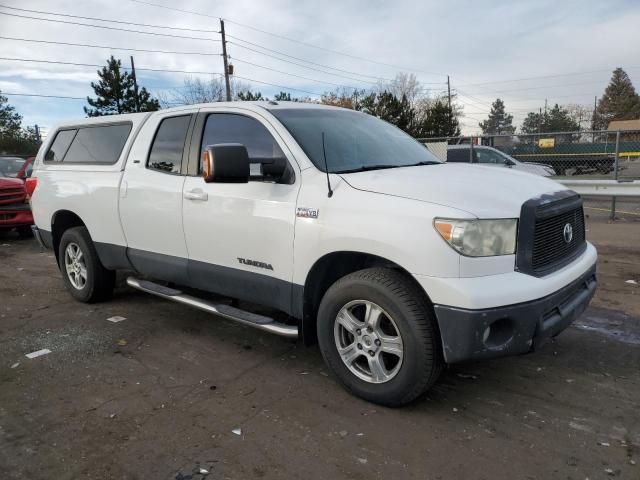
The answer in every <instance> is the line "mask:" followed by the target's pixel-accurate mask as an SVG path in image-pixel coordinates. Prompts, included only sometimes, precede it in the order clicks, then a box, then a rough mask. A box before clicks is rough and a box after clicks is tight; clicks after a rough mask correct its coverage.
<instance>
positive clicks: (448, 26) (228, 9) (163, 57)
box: [0, 0, 640, 134]
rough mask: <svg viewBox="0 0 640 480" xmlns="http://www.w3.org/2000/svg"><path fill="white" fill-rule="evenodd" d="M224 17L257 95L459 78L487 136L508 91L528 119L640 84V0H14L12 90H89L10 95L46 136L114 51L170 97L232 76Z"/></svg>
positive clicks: (238, 67)
mask: <svg viewBox="0 0 640 480" xmlns="http://www.w3.org/2000/svg"><path fill="white" fill-rule="evenodd" d="M151 4H155V5H151ZM162 6H164V7H165V8H163V7H162ZM7 7H11V8H7ZM166 7H170V8H174V9H175V8H177V9H180V10H184V11H175V10H171V9H170V8H166ZM16 8H18V9H23V10H16ZM24 9H27V10H33V11H36V10H37V11H40V12H52V13H61V14H66V15H76V16H83V17H95V18H100V19H106V20H118V21H120V22H134V23H144V24H153V25H162V26H170V27H174V28H180V29H184V30H175V29H174V30H169V29H160V28H151V27H140V26H135V25H127V24H124V23H109V22H104V21H98V20H88V19H79V18H71V17H63V16H56V15H51V14H47V13H34V12H27V11H24ZM187 11H188V12H187ZM189 12H195V13H189ZM25 17H37V18H40V19H50V20H56V21H45V20H34V19H31V18H25ZM219 17H222V18H224V19H225V27H226V32H227V35H228V38H227V40H228V53H229V55H230V57H231V63H233V65H234V68H235V75H236V77H237V78H238V79H240V80H241V81H242V82H243V83H248V84H250V85H251V87H252V89H253V90H259V91H261V92H262V93H263V94H265V95H267V96H268V95H273V94H274V93H277V92H278V91H280V90H285V91H290V93H291V94H292V95H297V96H309V97H311V98H319V96H320V94H322V93H323V92H326V91H329V90H334V89H336V88H338V87H337V85H341V86H345V87H348V88H353V87H358V88H371V87H372V86H373V84H374V83H376V82H378V81H379V80H380V79H382V80H384V79H391V78H393V77H394V76H395V75H396V74H397V73H398V72H405V73H413V74H415V75H416V77H417V78H418V80H419V81H420V82H421V83H422V86H423V87H424V89H425V92H427V93H428V94H430V95H432V96H435V95H441V94H443V93H444V92H445V91H446V87H447V85H446V81H447V75H449V77H450V79H451V88H452V92H454V93H456V94H457V97H456V101H457V103H458V104H459V105H460V106H461V107H462V109H463V110H462V111H463V118H462V119H461V121H462V129H463V133H465V134H472V133H476V132H478V131H479V128H478V122H479V121H481V120H483V119H484V118H486V115H487V113H488V111H489V109H490V104H491V102H492V101H493V100H494V99H495V98H496V97H500V98H502V99H504V101H505V103H506V107H507V111H508V112H510V113H512V114H513V115H514V122H515V123H516V124H517V125H519V124H520V123H521V121H522V119H523V118H524V117H525V116H526V113H527V112H528V111H538V109H539V108H544V104H545V100H546V101H547V102H548V104H549V105H553V104H555V103H560V104H581V105H585V106H587V107H589V108H592V107H593V102H594V97H595V96H600V95H601V94H602V93H603V91H604V89H605V87H606V85H607V83H608V81H609V79H610V77H611V72H612V70H613V69H614V68H616V67H622V68H624V69H625V70H626V71H627V73H628V74H629V75H630V77H631V79H632V80H633V81H634V84H635V86H636V88H638V87H639V86H640V28H638V25H640V2H638V1H637V0H609V1H607V2H602V1H578V0H561V1H558V0H552V1H551V0H533V1H530V0H520V1H497V0H476V1H471V0H469V1H462V0H450V1H439V2H436V1H431V0H396V1H393V2H385V1H381V0H341V1H335V0H325V1H324V2H311V1H305V0H297V1H284V0H282V1H280V0H263V1H260V2H256V1H248V0H216V1H211V0H182V1H181V2H170V1H169V0H139V1H136V0H118V1H113V0H83V1H78V0H74V1H71V0H57V1H44V0H0V37H1V38H0V91H2V92H3V94H7V93H13V94H41V95H58V96H70V97H79V98H80V99H78V100H76V99H61V98H60V99H55V98H42V97H28V96H16V95H7V96H8V98H9V100H10V103H11V104H12V105H14V106H15V107H16V109H17V111H18V112H19V113H20V114H21V115H22V116H23V123H24V124H28V125H34V124H38V125H39V126H41V127H42V128H43V131H44V132H45V133H46V132H47V131H48V130H49V129H51V127H53V126H54V125H55V124H56V123H57V122H59V121H63V120H69V119H73V118H81V117H83V116H84V112H83V109H82V107H83V106H85V105H86V101H84V100H82V98H84V97H86V96H87V95H92V94H93V91H92V89H91V86H90V83H91V81H96V80H97V75H96V70H97V67H95V66H92V65H102V64H104V63H105V61H106V59H107V58H108V57H109V55H111V54H113V55H114V56H116V57H117V58H121V59H122V60H123V63H125V64H126V63H128V62H129V55H133V56H134V59H135V64H136V70H137V77H138V83H139V84H140V85H141V86H145V87H147V89H148V90H150V91H151V93H152V94H155V95H158V94H163V95H165V96H169V97H170V95H171V92H172V91H174V89H176V88H180V87H182V86H183V82H184V79H185V77H188V76H191V77H199V78H202V79H203V80H206V79H207V78H209V77H211V76H212V75H213V74H219V73H220V72H222V71H223V66H222V57H221V56H220V55H219V54H220V53H221V51H222V48H221V42H220V40H219V38H220V36H219V35H218V34H217V33H214V32H217V31H218V30H219V19H218V18H219ZM58 20H63V21H65V22H74V23H85V24H93V25H100V26H103V27H106V28H92V27H86V26H80V25H74V24H69V23H59V22H57V21H58ZM114 28H119V29H121V30H115V29H114ZM123 30H137V31H139V32H140V31H142V32H148V33H147V34H143V33H134V32H127V31H123ZM194 30H196V31H194ZM158 34H162V35H158ZM180 37H192V38H180ZM18 39H19V40H18ZM25 40H40V41H49V42H67V43H76V44H84V45H98V46H105V47H111V48H91V47H86V46H71V45H58V44H46V43H38V42H27V41H25ZM114 47H117V48H121V49H127V48H128V49H141V50H161V51H163V52H180V53H158V52H140V51H133V52H132V51H127V50H118V49H114ZM185 52H187V53H185ZM196 53H197V54H196ZM204 54H208V55H204ZM274 57H277V58H274ZM9 59H23V60H24V59H29V60H44V61H53V62H68V63H82V64H88V65H89V66H74V65H61V64H55V63H41V62H24V61H16V60H9ZM292 62H293V63H292ZM294 63H295V64H294ZM146 69H153V70H180V71H185V72H204V73H181V72H158V71H149V70H146ZM240 77H242V78H240ZM300 77H305V78H300ZM247 79H251V80H247ZM259 82H263V83H259ZM268 84H273V85H277V86H272V85H268Z"/></svg>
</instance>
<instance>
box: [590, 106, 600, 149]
mask: <svg viewBox="0 0 640 480" xmlns="http://www.w3.org/2000/svg"><path fill="white" fill-rule="evenodd" d="M597 110H598V96H597V95H596V96H595V97H593V118H592V120H591V130H592V131H593V134H592V139H591V143H596V111H597Z"/></svg>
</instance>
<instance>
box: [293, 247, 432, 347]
mask: <svg viewBox="0 0 640 480" xmlns="http://www.w3.org/2000/svg"><path fill="white" fill-rule="evenodd" d="M372 267H383V268H391V269H394V270H397V271H399V272H401V273H403V274H404V275H405V276H406V277H407V278H409V279H410V280H411V281H412V282H413V283H415V284H416V285H417V286H418V288H419V290H420V291H421V292H423V293H424V295H425V298H426V300H427V302H428V303H429V304H430V305H431V300H430V299H429V296H428V294H427V292H425V291H424V289H423V288H422V286H421V285H420V284H419V283H418V282H417V281H416V280H415V278H414V277H413V275H411V274H410V273H409V271H408V270H407V269H405V268H404V267H402V266H401V265H399V264H397V263H396V262H394V261H392V260H389V259H387V258H384V257H381V256H378V255H373V254H370V253H365V252H357V251H335V252H331V253H327V254H325V255H323V256H322V257H320V258H319V259H318V260H316V262H315V263H314V264H313V266H312V267H311V269H310V270H309V273H308V274H307V277H306V279H305V283H304V285H303V286H302V288H299V289H298V291H297V292H295V297H296V300H295V302H296V304H297V305H298V309H297V310H298V312H300V313H299V314H300V315H301V317H302V320H301V327H300V332H301V334H302V339H303V341H304V343H305V344H307V345H311V344H314V343H316V342H317V332H316V321H317V318H316V317H317V313H318V307H319V305H320V301H321V300H322V297H323V296H324V294H325V292H326V291H327V290H328V289H329V287H330V286H331V285H333V284H334V283H335V282H336V281H338V280H339V279H340V278H342V277H344V276H346V275H349V274H350V273H353V272H356V271H358V270H363V269H365V268H372ZM294 310H295V309H294Z"/></svg>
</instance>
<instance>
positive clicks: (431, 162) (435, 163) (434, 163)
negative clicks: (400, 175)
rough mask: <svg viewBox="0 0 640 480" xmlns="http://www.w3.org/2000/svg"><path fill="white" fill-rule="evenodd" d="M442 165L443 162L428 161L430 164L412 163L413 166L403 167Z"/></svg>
mask: <svg viewBox="0 0 640 480" xmlns="http://www.w3.org/2000/svg"><path fill="white" fill-rule="evenodd" d="M440 164H442V162H434V161H428V162H418V163H412V164H411V165H403V166H404V167H420V166H422V165H440Z"/></svg>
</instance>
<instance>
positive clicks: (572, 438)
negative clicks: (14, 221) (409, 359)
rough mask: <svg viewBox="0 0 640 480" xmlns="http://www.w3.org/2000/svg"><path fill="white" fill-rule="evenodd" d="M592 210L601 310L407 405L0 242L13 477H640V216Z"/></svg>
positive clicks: (4, 421) (0, 382)
mask: <svg viewBox="0 0 640 480" xmlns="http://www.w3.org/2000/svg"><path fill="white" fill-rule="evenodd" d="M594 205H595V206H593V207H592V208H595V210H589V209H587V210H586V212H587V214H588V215H589V218H588V220H587V224H588V233H587V235H588V238H589V239H590V240H591V241H592V242H594V243H595V244H596V246H597V247H598V249H599V254H600V258H599V265H598V269H599V280H600V286H599V290H598V293H597V296H596V298H595V300H594V302H593V304H592V307H591V308H589V309H588V310H587V312H585V314H584V315H583V316H582V317H581V318H580V319H578V320H577V322H576V323H575V324H574V325H573V326H571V327H570V328H569V329H567V330H566V331H565V332H564V333H563V334H562V335H560V336H559V337H558V338H557V339H556V340H555V341H554V342H553V343H549V344H547V345H545V346H544V347H543V348H542V349H541V350H540V351H538V352H535V353H533V354H530V355H525V356H520V357H514V358H506V359H499V360H495V361H486V362H481V363H473V364H468V365H461V366H455V367H452V368H449V369H448V370H447V371H446V372H445V373H444V374H443V376H442V377H441V379H440V381H439V382H438V384H437V385H436V386H435V388H433V390H432V391H430V392H429V394H428V396H427V397H426V398H425V399H423V400H421V401H419V402H417V403H415V404H413V405H411V406H409V407H407V408H403V409H386V408H381V407H378V406H375V405H372V404H369V403H366V402H364V401H361V400H359V399H357V398H354V397H352V396H350V395H348V394H347V393H345V391H343V390H342V389H341V388H340V387H339V386H338V385H337V383H336V382H335V381H334V380H333V379H332V378H331V377H330V376H328V374H327V372H326V369H325V367H324V365H323V362H322V358H321V356H320V354H319V351H318V349H317V348H316V347H304V346H303V345H301V344H300V343H296V342H293V341H290V340H286V339H282V338H279V337H275V336H271V335H269V334H266V333H261V332H258V331H256V330H253V329H250V328H247V327H243V326H239V325H237V324H234V323H231V322H228V321H225V320H221V319H217V318H215V317H212V316H210V315H207V314H206V313H203V312H199V311H194V310H190V309H188V308H186V307H183V306H180V305H177V304H172V303H169V302H164V301H159V300H157V299H155V298H152V297H151V296H148V295H146V294H144V293H140V292H136V291H133V290H131V289H128V288H126V287H124V286H120V287H119V288H118V290H117V292H116V294H115V298H114V299H113V300H112V301H110V302H109V303H103V304H97V305H84V304H80V303H76V302H74V301H73V300H72V299H71V297H70V296H69V295H68V294H67V293H66V291H65V290H64V287H63V284H62V281H61V278H60V274H59V272H58V270H57V269H56V266H55V263H54V258H53V256H52V253H51V252H41V251H40V249H39V248H38V246H37V245H36V243H35V241H32V240H29V241H21V240H18V239H17V237H14V236H12V235H9V236H7V235H5V236H1V237H0V267H1V268H0V478H2V479H60V480H62V479H77V478H83V479H154V480H155V479H167V480H186V479H199V478H207V479H223V478H233V479H246V478H267V479H282V478H305V479H316V478H318V479H320V478H322V479H333V478H353V479H372V478H394V479H403V478H414V479H463V478H464V479H579V480H584V479H585V478H589V479H598V478H611V477H616V478H625V479H634V480H635V479H640V371H639V368H640V285H634V284H630V283H625V282H626V281H627V280H635V281H636V282H638V284H640V216H634V215H633V214H631V215H627V216H621V219H620V220H618V221H616V222H615V223H613V224H610V223H608V221H607V214H606V212H601V211H600V210H597V209H598V208H601V207H602V206H600V207H599V206H598V204H594ZM605 207H606V205H605V206H604V207H603V208H604V209H605V210H606V208H605ZM628 208H629V209H631V210H633V209H635V208H637V207H636V206H635V205H632V204H630V205H628ZM631 210H629V212H631ZM625 211H626V210H625ZM634 211H637V210H634ZM631 213H632V212H631ZM114 315H119V316H123V317H126V320H124V321H121V322H119V323H112V322H109V321H107V318H109V317H112V316H114ZM43 348H48V349H50V350H51V353H50V354H48V355H45V356H41V357H38V358H35V359H32V360H30V359H27V358H26V357H25V354H26V353H29V352H33V351H36V350H40V349H43ZM235 429H240V430H236V432H238V433H240V434H239V435H237V434H235V433H233V431H234V430H235ZM200 469H204V470H206V471H207V472H208V474H205V473H204V472H203V473H202V474H201V473H199V472H200Z"/></svg>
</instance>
